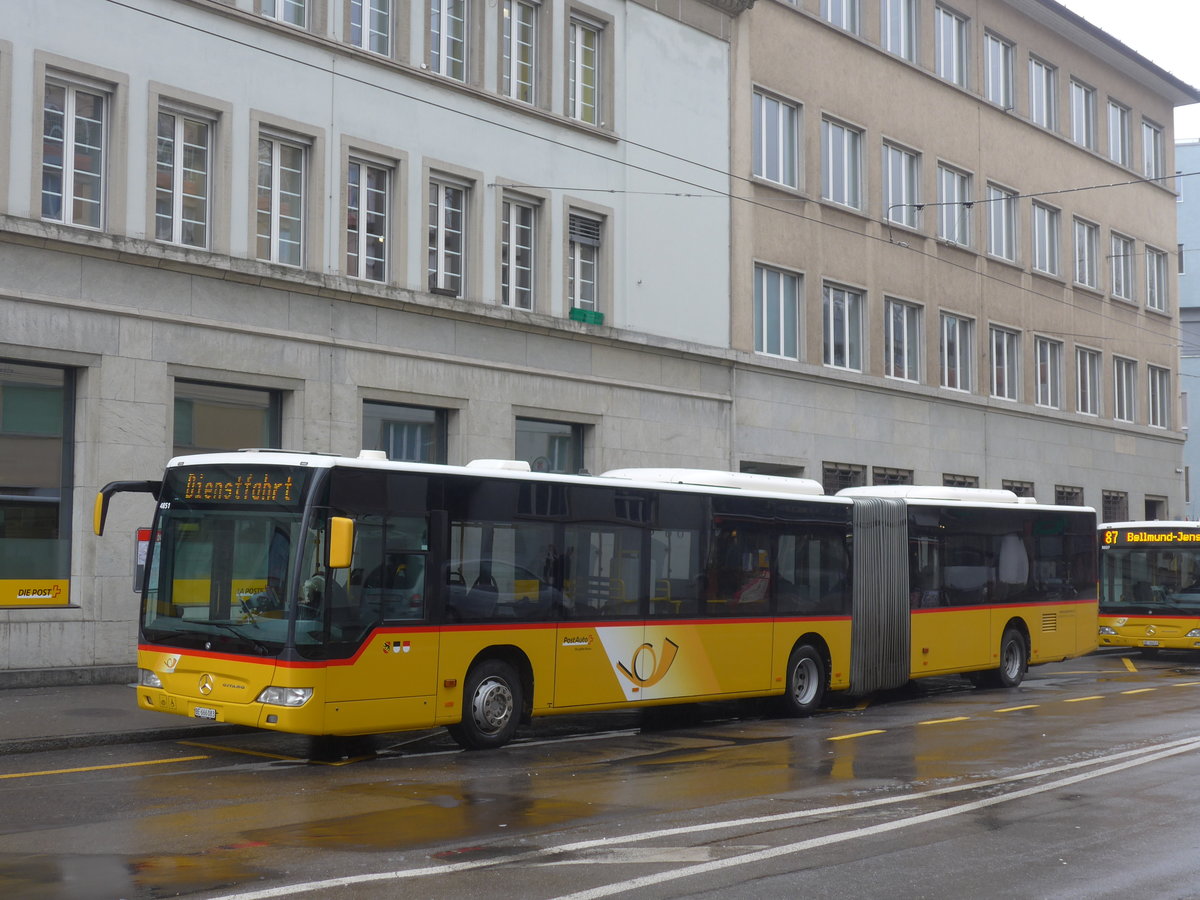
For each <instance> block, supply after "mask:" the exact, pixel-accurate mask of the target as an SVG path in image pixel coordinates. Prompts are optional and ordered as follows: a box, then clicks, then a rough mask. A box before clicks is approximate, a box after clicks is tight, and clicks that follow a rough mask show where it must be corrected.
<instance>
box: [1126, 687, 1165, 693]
mask: <svg viewBox="0 0 1200 900" xmlns="http://www.w3.org/2000/svg"><path fill="white" fill-rule="evenodd" d="M1154 690H1157V688H1134V689H1133V690H1132V691H1121V693H1122V694H1148V693H1150V692H1151V691H1154Z"/></svg>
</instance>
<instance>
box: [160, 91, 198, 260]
mask: <svg viewBox="0 0 1200 900" xmlns="http://www.w3.org/2000/svg"><path fill="white" fill-rule="evenodd" d="M211 134H212V124H211V123H210V122H209V121H207V120H205V119H200V118H197V117H194V116H188V115H184V114H183V113H178V112H173V111H170V110H160V111H159V113H158V131H157V141H156V156H157V162H156V168H155V186H154V237H155V239H157V240H160V241H163V242H165V243H168V244H183V245H184V246H187V247H207V246H208V205H209V173H210V172H211V165H212V162H211V160H212V156H211V147H212V144H211Z"/></svg>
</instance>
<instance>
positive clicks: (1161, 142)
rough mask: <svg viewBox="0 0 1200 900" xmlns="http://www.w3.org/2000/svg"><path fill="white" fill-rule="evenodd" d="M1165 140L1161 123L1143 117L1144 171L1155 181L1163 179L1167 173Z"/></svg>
mask: <svg viewBox="0 0 1200 900" xmlns="http://www.w3.org/2000/svg"><path fill="white" fill-rule="evenodd" d="M1165 140H1166V139H1165V132H1164V130H1163V127H1162V126H1161V125H1159V124H1158V123H1157V122H1151V121H1150V120H1149V119H1142V172H1143V173H1145V176H1146V177H1147V178H1150V179H1152V180H1154V181H1161V180H1162V179H1163V178H1164V177H1165V176H1166V174H1167V146H1166V143H1165Z"/></svg>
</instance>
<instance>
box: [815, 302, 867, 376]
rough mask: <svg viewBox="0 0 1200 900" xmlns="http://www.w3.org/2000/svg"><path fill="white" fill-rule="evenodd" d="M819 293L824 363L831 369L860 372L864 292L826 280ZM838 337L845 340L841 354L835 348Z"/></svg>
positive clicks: (864, 303)
mask: <svg viewBox="0 0 1200 900" xmlns="http://www.w3.org/2000/svg"><path fill="white" fill-rule="evenodd" d="M835 295H836V296H835ZM821 296H822V301H821V313H822V315H821V318H822V322H823V327H822V329H821V330H822V334H823V335H824V338H823V340H822V344H823V350H822V354H821V358H822V361H823V364H824V365H825V366H826V367H827V368H830V369H841V370H843V371H847V372H861V371H862V370H863V367H862V363H863V357H864V354H863V314H864V312H865V309H864V307H865V306H866V294H865V293H864V292H863V291H861V290H858V289H857V288H852V287H849V286H847V285H843V284H836V283H834V282H825V284H824V285H823V286H822V290H821ZM839 338H840V339H842V341H843V343H844V349H843V350H842V351H841V352H840V353H839V352H838V351H837V348H838V343H839Z"/></svg>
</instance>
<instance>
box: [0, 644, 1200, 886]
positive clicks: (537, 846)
mask: <svg viewBox="0 0 1200 900" xmlns="http://www.w3.org/2000/svg"><path fill="white" fill-rule="evenodd" d="M702 713H703V715H702V716H697V717H695V718H693V719H692V720H691V721H687V720H683V721H676V722H673V723H667V724H668V725H670V726H671V727H661V723H659V727H656V728H655V729H642V728H641V727H640V726H639V720H638V719H637V718H636V717H635V716H633V715H627V714H619V715H613V716H596V717H589V718H586V719H563V720H540V721H539V723H538V724H537V725H536V727H535V728H534V729H532V730H527V731H526V732H524V733H523V736H522V739H521V740H520V741H519V742H517V743H514V744H512V745H510V746H509V747H506V748H504V749H503V750H500V751H496V752H490V753H462V752H459V751H457V750H456V749H455V748H454V746H453V744H452V743H450V742H449V740H448V739H447V738H445V737H443V736H442V734H441V733H440V732H430V733H422V734H417V735H393V736H389V737H388V738H387V739H385V740H383V741H381V742H380V748H381V752H380V753H379V754H378V755H377V756H376V757H375V758H374V759H371V760H367V761H362V760H355V759H346V760H338V761H335V762H325V763H313V762H310V761H309V760H308V759H307V754H308V749H309V748H308V746H307V744H306V742H305V741H303V740H302V739H299V738H289V737H286V736H280V735H267V734H246V735H236V736H223V737H216V738H214V739H212V740H211V741H203V740H200V741H187V742H184V741H172V742H161V743H152V744H142V745H123V746H112V747H104V748H99V749H95V748H93V749H90V750H86V751H84V750H79V751H60V752H50V753H40V754H18V755H11V756H6V757H0V811H2V813H3V814H2V815H0V896H5V897H19V898H43V897H44V898H88V900H90V898H117V897H125V898H130V900H132V898H156V897H171V896H195V897H206V898H210V897H239V898H251V897H270V896H289V897H290V896H311V897H355V898H358V897H369V898H374V897H379V898H384V897H389V898H390V897H396V896H414V897H427V898H443V897H444V898H471V897H486V898H489V900H497V898H508V897H513V898H517V897H520V898H562V897H572V898H591V897H605V896H620V895H634V894H636V896H637V897H638V898H639V900H645V898H661V897H717V896H720V897H722V898H742V897H744V898H751V897H753V898H770V897H788V898H793V897H797V896H813V897H833V896H836V897H838V898H839V900H852V898H860V897H862V898H867V897H879V896H885V895H886V896H888V897H889V898H909V897H911V898H918V897H920V898H962V897H969V896H975V897H1013V898H1018V897H1019V898H1032V897H1054V898H1076V897H1078V898H1097V897H1113V898H1116V897H1121V898H1128V897H1129V896H1130V895H1137V896H1154V897H1177V898H1185V897H1200V853H1198V852H1197V851H1198V850H1200V829H1198V828H1197V827H1196V825H1195V813H1194V810H1195V809H1196V808H1197V806H1198V805H1200V777H1198V776H1200V752H1198V751H1200V656H1195V657H1192V656H1188V657H1160V658H1155V659H1144V658H1142V657H1139V656H1137V655H1124V654H1115V653H1111V652H1106V653H1102V654H1097V655H1094V656H1091V657H1088V658H1086V659H1083V660H1073V661H1070V662H1067V663H1062V664H1057V665H1052V666H1044V667H1040V668H1037V669H1034V670H1032V671H1031V672H1030V676H1029V678H1028V679H1027V681H1026V682H1025V684H1024V685H1022V687H1021V688H1019V689H1017V690H1014V691H980V690H975V689H972V688H970V687H969V686H968V685H966V684H965V682H962V681H960V680H958V679H939V680H931V681H928V682H924V683H923V684H922V686H921V687H919V688H918V689H915V690H911V691H907V692H900V693H897V694H893V695H890V696H887V697H876V698H872V699H871V700H870V701H869V702H863V703H856V704H854V705H846V706H843V707H840V708H834V709H830V710H827V711H825V712H822V713H821V714H820V715H818V716H815V717H813V718H811V719H807V720H783V719H772V718H767V717H756V716H755V715H753V713H751V715H749V716H748V717H745V718H734V717H732V716H731V715H730V713H731V710H730V709H722V708H716V709H706V710H703V711H702ZM680 718H683V717H680Z"/></svg>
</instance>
